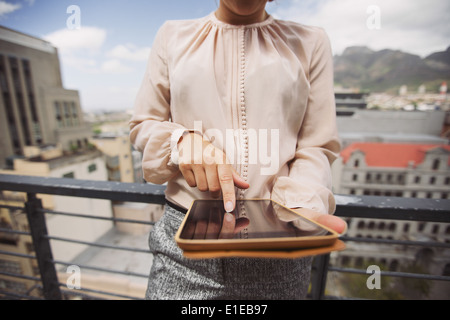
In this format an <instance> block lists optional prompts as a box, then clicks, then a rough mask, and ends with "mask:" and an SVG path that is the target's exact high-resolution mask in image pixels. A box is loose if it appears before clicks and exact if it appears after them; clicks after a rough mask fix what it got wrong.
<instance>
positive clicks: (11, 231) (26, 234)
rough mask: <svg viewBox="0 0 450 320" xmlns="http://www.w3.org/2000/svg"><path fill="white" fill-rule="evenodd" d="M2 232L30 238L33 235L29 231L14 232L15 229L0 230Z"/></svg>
mask: <svg viewBox="0 0 450 320" xmlns="http://www.w3.org/2000/svg"><path fill="white" fill-rule="evenodd" d="M0 232H4V233H12V234H20V235H24V236H30V235H31V233H29V232H27V231H20V230H14V229H6V228H0Z"/></svg>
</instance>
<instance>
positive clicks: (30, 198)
mask: <svg viewBox="0 0 450 320" xmlns="http://www.w3.org/2000/svg"><path fill="white" fill-rule="evenodd" d="M38 209H42V202H41V200H40V199H38V198H37V197H36V194H35V193H27V202H26V203H25V210H26V213H27V218H28V223H29V226H30V233H31V237H32V239H33V246H34V251H35V252H36V259H37V262H38V266H39V271H40V273H41V280H42V285H43V289H44V297H45V298H46V299H48V300H61V299H62V295H61V290H60V288H59V283H58V276H57V274H56V269H55V265H54V264H53V254H52V249H51V247H50V241H49V240H48V238H47V237H45V236H46V235H47V234H48V233H47V224H46V222H45V215H44V214H42V213H40V212H38V211H37V210H38Z"/></svg>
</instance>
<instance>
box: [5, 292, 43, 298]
mask: <svg viewBox="0 0 450 320" xmlns="http://www.w3.org/2000/svg"><path fill="white" fill-rule="evenodd" d="M0 295H4V296H3V297H14V298H21V299H29V300H44V299H42V298H39V297H33V296H28V295H24V294H20V293H13V292H10V291H3V290H0Z"/></svg>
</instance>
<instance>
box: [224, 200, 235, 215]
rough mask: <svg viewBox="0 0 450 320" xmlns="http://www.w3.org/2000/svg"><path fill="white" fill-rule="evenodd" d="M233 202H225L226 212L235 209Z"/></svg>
mask: <svg viewBox="0 0 450 320" xmlns="http://www.w3.org/2000/svg"><path fill="white" fill-rule="evenodd" d="M233 209H234V208H233V202H231V201H228V202H227V203H225V211H226V212H231V211H233Z"/></svg>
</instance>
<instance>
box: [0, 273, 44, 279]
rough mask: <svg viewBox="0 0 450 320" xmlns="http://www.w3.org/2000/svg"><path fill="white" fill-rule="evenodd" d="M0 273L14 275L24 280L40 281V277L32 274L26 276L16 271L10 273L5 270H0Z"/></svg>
mask: <svg viewBox="0 0 450 320" xmlns="http://www.w3.org/2000/svg"><path fill="white" fill-rule="evenodd" d="M0 274H1V275H4V276H8V277H14V278H21V279H25V280H32V281H41V278H38V277H33V276H27V275H24V274H18V273H11V272H6V271H0Z"/></svg>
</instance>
